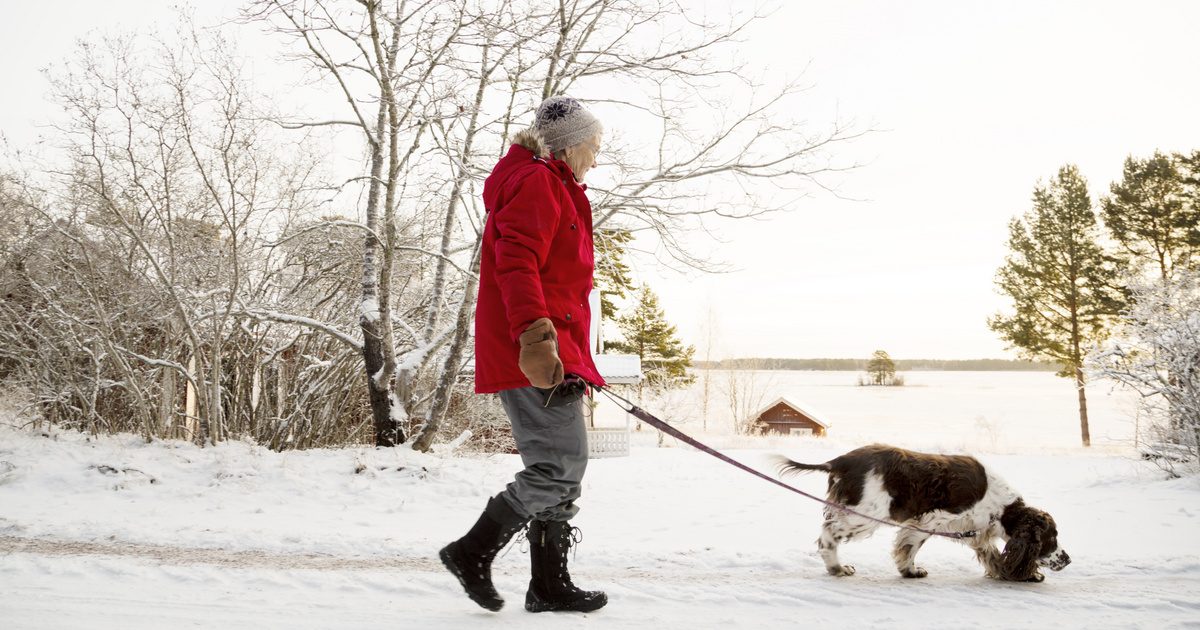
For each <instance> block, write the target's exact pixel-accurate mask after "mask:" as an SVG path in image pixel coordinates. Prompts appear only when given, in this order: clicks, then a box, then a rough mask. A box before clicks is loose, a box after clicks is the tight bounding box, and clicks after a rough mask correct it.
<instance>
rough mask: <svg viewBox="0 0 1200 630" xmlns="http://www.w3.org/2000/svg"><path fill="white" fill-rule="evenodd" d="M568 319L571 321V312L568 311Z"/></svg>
mask: <svg viewBox="0 0 1200 630" xmlns="http://www.w3.org/2000/svg"><path fill="white" fill-rule="evenodd" d="M567 321H571V314H570V313H567Z"/></svg>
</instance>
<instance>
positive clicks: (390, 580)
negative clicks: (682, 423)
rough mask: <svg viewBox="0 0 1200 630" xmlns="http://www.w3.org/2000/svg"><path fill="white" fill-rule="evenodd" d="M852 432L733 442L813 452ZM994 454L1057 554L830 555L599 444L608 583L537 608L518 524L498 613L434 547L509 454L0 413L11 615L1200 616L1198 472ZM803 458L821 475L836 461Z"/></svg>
mask: <svg viewBox="0 0 1200 630" xmlns="http://www.w3.org/2000/svg"><path fill="white" fill-rule="evenodd" d="M0 424H3V423H0ZM854 445H855V444H852V443H847V442H844V441H842V440H840V439H839V438H837V437H831V438H830V439H828V440H819V439H794V440H788V441H786V442H785V443H782V444H780V445H779V446H780V447H781V448H780V449H740V450H736V451H733V454H734V455H735V456H736V457H738V458H739V459H741V460H743V461H746V462H748V463H751V464H755V465H761V464H762V463H763V456H764V455H765V454H766V453H769V452H771V451H772V450H782V452H784V453H786V454H788V455H790V456H792V457H794V458H796V459H800V460H805V461H819V460H824V459H827V458H828V457H830V456H833V455H835V454H837V453H839V452H841V451H843V450H846V449H848V448H850V447H852V446H854ZM980 457H981V459H983V460H984V461H985V462H986V463H987V464H988V465H989V466H992V467H994V468H995V469H996V470H998V471H1000V472H1001V474H1002V475H1003V476H1005V477H1006V478H1007V479H1008V480H1009V481H1010V483H1012V484H1013V485H1014V486H1015V487H1016V488H1018V489H1019V490H1020V491H1022V492H1023V493H1024V494H1025V496H1026V499H1027V500H1028V501H1030V502H1031V503H1033V504H1034V505H1037V506H1040V507H1042V508H1044V509H1046V510H1048V511H1049V512H1050V513H1051V514H1053V515H1054V516H1055V518H1056V519H1057V521H1058V525H1059V530H1060V532H1061V534H1060V540H1061V541H1062V543H1063V545H1064V547H1065V548H1066V549H1067V551H1068V552H1069V553H1070V554H1071V557H1072V558H1073V560H1074V563H1073V564H1071V565H1070V566H1069V567H1067V568H1066V570H1064V571H1062V572H1060V573H1051V574H1048V575H1047V579H1046V581H1045V583H1043V584H1011V583H1003V582H997V581H994V580H989V579H985V578H984V577H983V573H982V570H981V569H980V568H979V566H977V564H976V563H975V561H974V559H973V557H972V554H971V553H970V551H969V550H968V549H966V548H965V547H963V546H960V545H958V544H956V543H953V542H950V541H944V540H934V541H931V542H930V543H929V544H928V545H926V547H925V549H924V550H923V551H922V553H921V555H920V557H919V559H918V560H919V564H920V565H922V566H924V567H925V568H927V569H928V570H929V573H930V576H929V577H928V578H927V579H924V580H904V579H902V578H900V577H899V575H897V574H896V572H895V570H894V569H893V567H892V566H891V561H890V559H889V557H888V545H889V542H890V538H891V534H890V532H880V533H878V534H877V535H876V536H875V537H874V538H872V539H870V540H867V541H864V542H861V543H852V544H849V545H847V546H845V547H843V552H842V557H843V559H844V561H846V562H848V563H850V564H854V565H855V566H856V567H857V568H858V574H857V575H854V576H852V577H849V578H833V577H829V576H827V575H825V573H824V571H823V568H822V564H821V561H820V560H819V558H818V557H817V556H816V553H815V547H814V544H813V541H814V540H815V538H816V534H817V529H818V525H819V516H818V513H819V510H818V505H816V504H815V503H812V502H809V501H806V500H804V499H802V498H799V497H796V496H794V495H791V494H790V493H787V492H785V491H782V490H780V489H778V488H775V487H773V486H771V485H769V484H766V483H763V482H762V481H760V480H756V479H754V478H753V477H750V476H749V475H746V474H745V473H743V472H740V471H737V470H735V469H733V468H731V467H728V466H726V465H724V464H722V463H720V462H718V461H716V460H713V459H710V458H708V457H707V456H705V455H703V454H701V453H697V452H694V451H691V450H689V449H685V448H664V449H655V448H641V447H639V448H635V449H634V452H633V454H632V456H630V457H628V458H618V459H606V460H596V461H593V462H592V463H591V466H590V469H589V472H588V477H587V479H586V482H585V483H586V485H585V489H584V498H583V500H582V501H581V505H582V506H583V511H582V512H581V513H580V516H579V518H578V519H577V521H576V523H577V524H578V525H579V526H580V527H581V528H582V530H583V532H584V541H583V543H582V544H581V545H580V547H579V549H578V555H577V557H576V558H575V560H574V563H573V565H572V569H573V575H575V576H576V577H577V581H578V582H579V583H580V584H581V585H583V586H585V587H593V588H603V589H605V590H607V591H608V593H609V597H610V604H609V606H608V607H607V608H605V609H603V610H601V611H598V612H596V613H592V614H589V615H586V616H584V615H575V614H569V613H567V614H543V615H531V614H529V613H526V612H525V611H524V610H523V609H522V606H521V603H522V601H523V594H524V585H525V580H526V579H527V566H526V565H527V562H528V556H527V555H525V554H524V553H523V552H522V550H521V549H520V546H519V545H516V544H514V545H513V546H512V547H510V548H509V550H508V551H507V552H506V553H505V554H504V555H503V556H502V557H501V558H500V559H499V560H498V562H497V566H496V574H497V584H498V587H499V588H500V590H501V592H502V593H503V594H504V595H505V596H506V597H507V598H508V600H509V604H508V606H506V607H505V609H504V610H503V611H501V612H500V613H498V614H492V613H487V612H485V611H483V610H482V609H480V608H478V607H476V606H475V605H474V604H472V603H471V602H469V601H468V600H467V599H466V597H465V596H463V595H462V594H461V592H460V589H459V586H458V584H457V583H456V582H455V581H454V580H453V579H452V578H451V577H450V576H449V574H447V573H445V572H444V571H443V569H442V568H441V566H440V564H439V563H438V561H437V559H436V550H437V549H438V548H439V547H440V546H441V545H443V544H445V543H446V542H448V541H449V540H450V539H452V538H454V537H457V536H458V535H460V534H461V533H462V532H463V531H465V530H466V528H467V527H468V526H469V525H470V524H471V523H472V522H473V521H474V519H475V517H476V516H477V515H478V513H479V511H480V510H481V509H482V507H483V505H484V502H485V501H486V498H487V496H488V495H489V494H491V493H493V492H495V491H497V490H498V489H499V488H500V487H501V486H502V485H503V483H505V482H506V481H507V479H508V478H509V477H510V476H511V475H512V473H514V472H515V471H516V470H518V468H519V466H520V463H519V460H518V459H517V457H516V456H487V457H480V456H472V457H464V456H442V455H423V454H418V453H413V452H411V451H408V450H406V449H391V450H374V449H366V448H358V449H340V450H316V451H306V452H286V453H275V452H271V451H267V450H263V449H261V448H259V447H256V446H252V445H248V444H244V443H237V442H235V443H226V444H222V445H221V446H218V447H216V448H207V449H200V448H197V447H195V446H192V445H190V444H187V443H161V442H160V443H154V444H149V445H147V444H143V443H142V442H141V441H140V440H139V439H138V438H136V437H132V436H129V437H102V438H99V439H92V438H88V437H86V436H84V435H80V434H78V433H73V432H64V431H59V430H50V431H47V432H45V434H43V433H42V432H31V431H29V430H18V429H14V428H11V427H9V426H0V627H3V628H6V629H7V628H14V629H15V628H83V627H86V628H178V627H213V628H218V627H219V628H251V627H253V628H340V627H354V628H414V629H416V628H550V627H555V628H561V627H564V626H563V625H562V624H564V623H567V624H570V626H569V627H575V626H584V625H586V626H590V627H604V628H712V627H722V628H725V627H747V628H780V627H831V626H833V625H836V626H837V627H846V628H872V627H923V628H927V627H931V626H933V625H934V624H936V626H934V627H948V628H971V627H987V628H1011V627H1035V628H1046V627H1088V628H1099V627H1146V628H1169V627H1197V625H1200V536H1198V533H1200V479H1197V478H1195V477H1190V478H1184V479H1175V480H1166V479H1165V478H1164V475H1163V474H1162V473H1161V472H1160V471H1159V470H1158V469H1156V468H1154V467H1153V466H1151V465H1148V464H1145V463H1142V462H1139V461H1136V460H1134V459H1131V458H1129V457H1128V456H1125V455H1121V454H1113V453H1111V452H1108V453H1106V452H1092V453H1089V452H1084V451H1083V450H1082V449H1075V450H1073V451H1064V450H1061V449H1059V450H1056V451H1055V452H1053V453H1048V452H1047V453H1037V452H1030V453H1027V454H1006V455H988V454H983V453H981V454H980ZM795 482H796V483H797V484H799V485H800V486H801V487H803V488H804V489H807V490H809V491H820V490H821V489H822V488H823V484H824V479H823V478H822V477H819V476H811V477H801V478H797V479H795ZM564 616H567V618H565V619H564Z"/></svg>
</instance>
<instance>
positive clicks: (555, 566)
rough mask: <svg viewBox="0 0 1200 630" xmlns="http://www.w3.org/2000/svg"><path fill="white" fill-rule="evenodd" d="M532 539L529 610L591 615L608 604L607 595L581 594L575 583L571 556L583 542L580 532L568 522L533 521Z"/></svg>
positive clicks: (594, 592) (527, 604) (583, 592)
mask: <svg viewBox="0 0 1200 630" xmlns="http://www.w3.org/2000/svg"><path fill="white" fill-rule="evenodd" d="M528 536H529V557H530V560H531V561H532V568H533V571H532V572H533V578H532V579H531V580H529V592H527V593H526V594H525V610H528V611H529V612H546V611H548V610H573V611H577V612H590V611H593V610H596V609H598V608H602V607H603V606H604V605H605V604H607V603H608V595H605V594H604V593H603V592H601V591H584V590H580V589H579V588H577V587H576V586H575V585H574V584H572V583H571V574H570V572H568V571H567V552H568V551H570V549H571V547H572V546H573V545H575V544H578V543H579V541H580V540H582V538H581V537H580V534H579V528H577V527H571V525H570V524H568V523H567V522H565V521H532V522H531V523H529V533H528Z"/></svg>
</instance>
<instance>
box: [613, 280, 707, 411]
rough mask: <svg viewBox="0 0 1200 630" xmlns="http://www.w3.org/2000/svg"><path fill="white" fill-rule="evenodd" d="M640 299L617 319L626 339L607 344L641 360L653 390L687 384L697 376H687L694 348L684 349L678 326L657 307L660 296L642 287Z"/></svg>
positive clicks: (638, 296) (638, 297)
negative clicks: (676, 328) (669, 321)
mask: <svg viewBox="0 0 1200 630" xmlns="http://www.w3.org/2000/svg"><path fill="white" fill-rule="evenodd" d="M635 299H636V300H637V301H636V302H635V303H634V304H633V305H632V306H631V308H630V310H629V312H628V313H627V314H625V315H622V316H621V317H619V318H617V326H618V327H619V328H620V329H621V334H622V336H623V339H622V340H621V341H615V342H612V343H609V344H608V348H609V349H611V350H613V351H615V352H621V353H625V354H636V355H638V356H639V357H641V359H642V371H643V372H644V373H645V374H646V383H647V384H648V385H650V386H652V387H663V388H666V387H674V386H680V385H688V384H690V383H692V381H693V380H695V377H693V376H690V375H689V374H688V373H687V370H688V368H689V367H691V366H692V356H693V355H694V354H695V353H696V349H695V348H694V347H693V346H686V347H685V346H684V345H683V342H681V341H680V340H679V338H678V337H676V331H675V327H674V326H672V325H671V324H669V323H667V317H666V314H665V313H664V312H663V309H662V307H661V306H659V304H658V296H657V295H655V294H654V291H652V290H650V287H649V286H647V285H642V286H641V288H640V289H638V291H637V294H636V296H635Z"/></svg>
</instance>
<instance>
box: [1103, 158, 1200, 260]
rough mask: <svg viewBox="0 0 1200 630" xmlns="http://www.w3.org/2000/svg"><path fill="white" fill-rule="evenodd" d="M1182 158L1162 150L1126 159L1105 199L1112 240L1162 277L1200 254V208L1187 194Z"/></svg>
mask: <svg viewBox="0 0 1200 630" xmlns="http://www.w3.org/2000/svg"><path fill="white" fill-rule="evenodd" d="M1183 159H1186V158H1183ZM1181 162H1182V160H1181V159H1180V158H1173V157H1171V156H1168V155H1164V154H1162V153H1159V152H1157V151H1155V153H1154V155H1153V156H1152V157H1150V158H1148V159H1145V160H1139V159H1136V158H1134V157H1132V156H1130V157H1128V158H1126V159H1125V170H1124V174H1123V176H1122V179H1121V181H1120V182H1117V183H1114V184H1112V186H1111V188H1110V189H1111V191H1112V196H1110V197H1106V198H1105V199H1104V200H1103V202H1102V203H1101V214H1102V216H1103V218H1104V224H1105V226H1106V227H1107V228H1108V232H1109V234H1110V235H1111V236H1112V238H1113V240H1115V241H1116V242H1117V243H1119V244H1120V245H1121V248H1122V249H1123V250H1124V252H1125V253H1126V254H1127V255H1129V256H1130V257H1132V258H1133V260H1134V261H1136V262H1138V263H1142V264H1151V265H1153V266H1154V267H1155V269H1156V270H1157V271H1158V272H1159V275H1160V276H1161V278H1162V279H1163V281H1167V280H1168V279H1169V278H1170V277H1171V275H1172V271H1173V270H1174V269H1175V268H1176V267H1186V266H1187V265H1188V263H1189V262H1190V261H1191V260H1192V259H1193V258H1194V257H1195V256H1197V255H1198V254H1200V251H1198V249H1197V248H1198V246H1200V208H1197V205H1196V203H1195V202H1194V200H1189V199H1187V198H1186V196H1185V184H1184V175H1183V173H1182V172H1181V166H1183V164H1182V163H1181ZM1189 201H1192V202H1191V203H1189Z"/></svg>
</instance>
